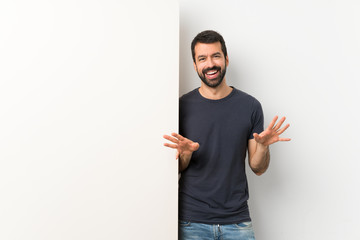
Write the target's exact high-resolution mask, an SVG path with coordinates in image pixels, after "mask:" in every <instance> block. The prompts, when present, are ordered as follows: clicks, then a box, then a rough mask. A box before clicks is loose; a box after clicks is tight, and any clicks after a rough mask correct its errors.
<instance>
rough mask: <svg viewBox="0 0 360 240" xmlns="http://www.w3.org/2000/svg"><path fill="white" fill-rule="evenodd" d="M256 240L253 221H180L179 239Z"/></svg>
mask: <svg viewBox="0 0 360 240" xmlns="http://www.w3.org/2000/svg"><path fill="white" fill-rule="evenodd" d="M196 239H198V240H255V236H254V231H253V228H252V223H251V222H243V223H237V224H226V225H221V224H220V225H218V224H203V223H193V222H187V221H179V240H196Z"/></svg>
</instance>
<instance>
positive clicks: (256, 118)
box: [249, 99, 264, 139]
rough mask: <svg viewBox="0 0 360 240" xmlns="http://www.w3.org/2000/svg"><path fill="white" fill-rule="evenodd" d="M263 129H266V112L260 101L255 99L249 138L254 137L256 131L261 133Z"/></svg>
mask: <svg viewBox="0 0 360 240" xmlns="http://www.w3.org/2000/svg"><path fill="white" fill-rule="evenodd" d="M262 131H264V114H263V110H262V107H261V104H260V102H259V101H258V100H256V99H254V102H253V108H252V114H251V131H250V134H249V139H253V138H254V136H253V134H254V133H261V132H262Z"/></svg>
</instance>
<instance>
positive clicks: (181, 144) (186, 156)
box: [164, 133, 200, 172]
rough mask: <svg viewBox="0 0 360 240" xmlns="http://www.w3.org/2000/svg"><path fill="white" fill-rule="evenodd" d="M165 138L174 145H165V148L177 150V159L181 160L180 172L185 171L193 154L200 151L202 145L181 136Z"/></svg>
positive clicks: (172, 135) (175, 134)
mask: <svg viewBox="0 0 360 240" xmlns="http://www.w3.org/2000/svg"><path fill="white" fill-rule="evenodd" d="M164 138H165V139H167V140H169V141H170V142H172V143H164V146H165V147H169V148H173V149H176V150H177V152H176V159H179V172H181V171H183V170H185V169H186V168H187V167H188V166H189V163H190V159H191V156H192V153H193V152H194V151H196V150H198V149H199V147H200V145H199V143H197V142H193V141H191V140H190V139H187V138H185V137H183V136H181V135H180V134H177V133H172V134H171V136H168V135H164Z"/></svg>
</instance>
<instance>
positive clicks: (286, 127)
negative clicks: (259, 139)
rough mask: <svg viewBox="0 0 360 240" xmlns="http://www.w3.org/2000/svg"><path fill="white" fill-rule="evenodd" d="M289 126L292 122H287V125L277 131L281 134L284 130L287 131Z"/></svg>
mask: <svg viewBox="0 0 360 240" xmlns="http://www.w3.org/2000/svg"><path fill="white" fill-rule="evenodd" d="M288 127H290V124H286V126H285V127H283V128H281V129H279V130H278V132H277V133H278V134H279V135H280V134H282V133H283V132H285V130H286V129H288Z"/></svg>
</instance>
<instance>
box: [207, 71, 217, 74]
mask: <svg viewBox="0 0 360 240" xmlns="http://www.w3.org/2000/svg"><path fill="white" fill-rule="evenodd" d="M215 73H217V71H212V72H208V73H207V74H208V75H213V74H215Z"/></svg>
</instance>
